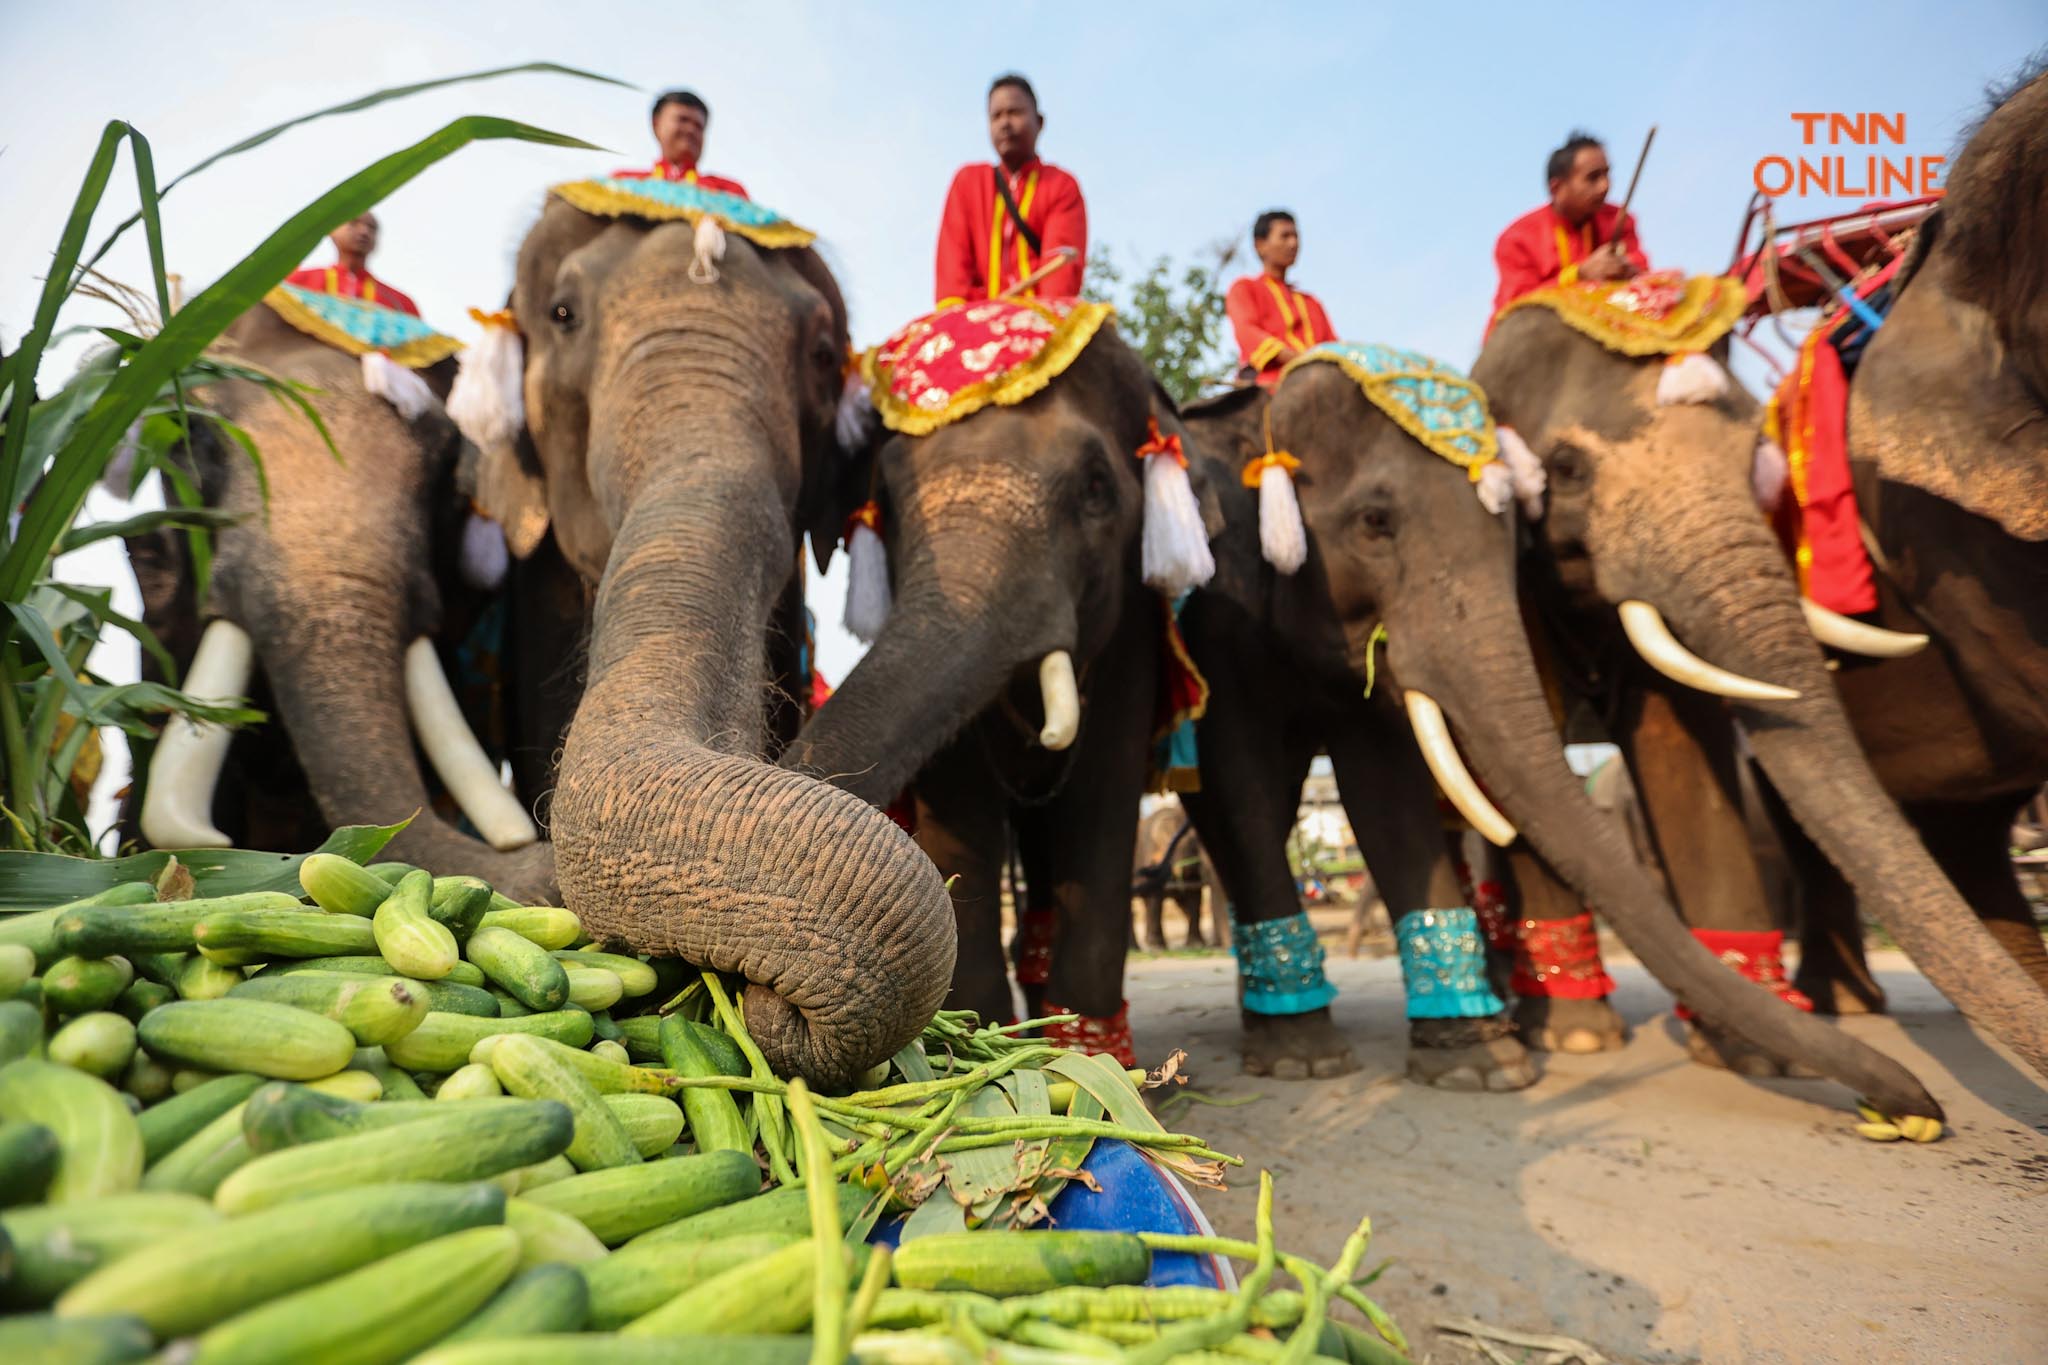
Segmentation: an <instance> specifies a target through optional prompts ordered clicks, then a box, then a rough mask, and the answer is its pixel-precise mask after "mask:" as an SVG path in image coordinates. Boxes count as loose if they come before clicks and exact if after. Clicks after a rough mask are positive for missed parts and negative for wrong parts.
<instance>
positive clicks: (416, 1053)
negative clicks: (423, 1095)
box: [384, 1010, 591, 1071]
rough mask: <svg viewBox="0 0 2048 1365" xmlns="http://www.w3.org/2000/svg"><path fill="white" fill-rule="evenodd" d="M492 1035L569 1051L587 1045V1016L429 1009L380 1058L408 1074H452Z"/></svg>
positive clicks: (580, 1013)
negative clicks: (520, 1036) (501, 1015)
mask: <svg viewBox="0 0 2048 1365" xmlns="http://www.w3.org/2000/svg"><path fill="white" fill-rule="evenodd" d="M494 1033H527V1034H534V1035H537V1036H539V1037H543V1038H548V1039H551V1040H552V1041H554V1042H557V1043H563V1044H566V1045H567V1046H569V1047H572V1048H581V1047H586V1046H588V1045H589V1043H590V1037H591V1033H590V1016H589V1015H588V1014H586V1013H585V1012H584V1011H582V1010H553V1011H550V1012H549V1013H547V1014H529V1015H525V1016H523V1017H521V1018H518V1019H485V1018H482V1017H480V1016H477V1015H473V1014H447V1013H444V1012H442V1011H440V1010H430V1011H428V1013H427V1017H426V1018H425V1019H422V1020H421V1021H420V1026H419V1027H418V1028H416V1029H414V1030H413V1031H412V1032H411V1033H408V1034H406V1035H405V1037H403V1038H400V1039H399V1040H398V1041H397V1042H395V1043H389V1044H387V1045H386V1046H385V1048H384V1055H385V1056H387V1057H389V1058H390V1059H391V1061H392V1063H393V1065H396V1066H402V1067H404V1068H405V1069H406V1070H408V1071H453V1070H455V1069H456V1068H457V1067H459V1066H461V1065H463V1064H464V1063H466V1062H468V1061H469V1060H470V1056H469V1054H470V1050H471V1049H472V1048H474V1047H475V1046H476V1045H477V1044H478V1043H479V1042H481V1041H483V1040H484V1039H485V1038H487V1037H489V1036H490V1035H492V1034H494Z"/></svg>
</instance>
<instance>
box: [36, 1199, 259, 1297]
mask: <svg viewBox="0 0 2048 1365" xmlns="http://www.w3.org/2000/svg"><path fill="white" fill-rule="evenodd" d="M219 1221H220V1215H219V1214H218V1213H216V1212H215V1211H214V1208H213V1205H211V1204H209V1203H207V1202H206V1201H205V1200H204V1199H199V1198H195V1197H194V1196H192V1195H189V1194H152V1193H148V1192H137V1193H129V1194H110V1195H108V1196H106V1197H105V1198H104V1199H86V1200H81V1201H79V1202H78V1203H75V1204H40V1205H36V1206H34V1207H32V1208H23V1209H12V1210H9V1211H8V1212H6V1213H0V1232H5V1233H6V1234H7V1239H8V1241H10V1242H12V1243H13V1245H14V1274H13V1276H12V1277H11V1278H10V1279H8V1281H7V1282H6V1284H5V1285H4V1286H0V1306H4V1307H6V1308H8V1309H11V1310H14V1311H19V1310H21V1309H24V1308H40V1307H42V1306H43V1305H45V1304H47V1303H50V1302H51V1301H52V1300H54V1299H55V1298H56V1297H57V1296H58V1295H59V1294H62V1293H63V1292H64V1291H65V1290H67V1289H69V1288H70V1287H71V1286H72V1285H74V1284H76V1283H78V1282H79V1281H80V1280H82V1279H84V1278H85V1277H86V1276H87V1275H90V1274H91V1273H92V1272H93V1271H95V1270H97V1269H99V1268H100V1267H101V1266H103V1265H111V1264H113V1263H114V1262H115V1261H118V1260H119V1259H121V1258H122V1257H123V1256H126V1255H128V1254H129V1253H131V1252H134V1251H139V1250H141V1249H142V1248H143V1247H146V1246H148V1245H150V1244H151V1243H152V1242H158V1241H161V1240H163V1239H164V1238H166V1237H169V1236H173V1235H175V1234H177V1233H181V1232H185V1231H188V1230H189V1229H192V1228H196V1227H203V1226H208V1225H210V1224H214V1223H218V1222H219Z"/></svg>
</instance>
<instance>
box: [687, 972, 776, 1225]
mask: <svg viewBox="0 0 2048 1365" xmlns="http://www.w3.org/2000/svg"><path fill="white" fill-rule="evenodd" d="M699 979H700V980H702V981H703V983H704V990H705V992H706V993H707V994H709V995H710V997H711V1004H712V1007H713V1008H714V1009H716V1010H717V1011H718V1022H719V1024H720V1026H721V1027H723V1028H724V1029H725V1031H726V1032H727V1033H729V1034H731V1035H732V1040H733V1041H734V1042H735V1043H738V1044H739V1048H740V1052H741V1054H742V1055H744V1056H745V1057H746V1059H747V1065H748V1066H749V1067H751V1068H753V1072H754V1079H755V1080H757V1081H766V1080H773V1079H774V1078H775V1072H774V1071H773V1070H771V1069H770V1068H769V1065H768V1059H767V1058H766V1057H763V1056H762V1055H761V1049H760V1048H758V1047H756V1046H755V1045H754V1035H752V1034H751V1033H748V1032H747V1022H746V1020H745V1019H742V1018H741V1017H740V1012H739V1011H738V1010H736V1009H734V1008H733V1003H732V997H731V996H729V995H727V994H726V993H725V983H724V982H722V981H720V980H719V979H718V974H717V973H716V972H705V973H704V974H703V976H702V977H700V978H699ZM787 1093H788V1088H787V1087H786V1086H785V1087H783V1088H782V1089H781V1091H780V1092H776V1091H763V1092H761V1093H760V1098H758V1099H756V1100H755V1101H754V1112H755V1114H756V1115H758V1116H759V1118H760V1120H761V1146H762V1147H763V1148H764V1149H766V1151H767V1153H768V1174H770V1175H772V1176H774V1177H775V1180H776V1183H777V1184H782V1185H794V1184H795V1183H796V1172H795V1171H794V1170H792V1169H790V1165H789V1153H788V1138H789V1135H788V1131H787V1130H786V1129H785V1128H784V1126H783V1109H782V1100H781V1098H780V1096H781V1095H782V1094H787Z"/></svg>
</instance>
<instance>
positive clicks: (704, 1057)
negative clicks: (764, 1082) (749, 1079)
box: [661, 1014, 754, 1155]
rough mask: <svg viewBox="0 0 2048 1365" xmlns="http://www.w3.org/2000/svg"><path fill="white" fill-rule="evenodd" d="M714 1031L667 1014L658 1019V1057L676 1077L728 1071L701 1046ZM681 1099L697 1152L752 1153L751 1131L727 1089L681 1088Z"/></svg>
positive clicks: (724, 1073) (694, 1076) (722, 1073)
mask: <svg viewBox="0 0 2048 1365" xmlns="http://www.w3.org/2000/svg"><path fill="white" fill-rule="evenodd" d="M717 1032H718V1031H717V1030H716V1029H711V1028H706V1027H705V1026H704V1025H702V1024H695V1023H691V1022H690V1021H689V1020H687V1019H683V1018H680V1017H678V1016H676V1015H673V1014H671V1015H669V1016H668V1017H667V1018H666V1019H663V1020H662V1021H661V1056H662V1060H663V1061H664V1062H666V1063H667V1064H668V1067H669V1070H671V1071H673V1072H675V1073H676V1075H678V1076H684V1077H690V1078H702V1077H706V1076H718V1075H726V1074H729V1073H727V1072H725V1071H723V1070H722V1069H721V1068H720V1067H719V1066H718V1065H717V1064H716V1063H714V1062H713V1060H712V1058H711V1055H710V1053H709V1052H708V1051H707V1049H706V1048H705V1046H704V1035H705V1034H709V1033H717ZM718 1036H719V1037H724V1036H725V1035H724V1034H719V1035H718ZM681 1099H682V1102H683V1113H684V1114H686V1115H688V1116H689V1120H690V1136H691V1139H692V1140H693V1141H695V1142H696V1144H697V1150H698V1151H700V1152H745V1153H748V1154H749V1155H751V1154H752V1153H753V1150H754V1135H753V1131H752V1130H751V1129H750V1128H748V1126H747V1121H746V1119H745V1117H743V1116H742V1115H741V1113H740V1106H739V1101H738V1100H737V1099H735V1098H734V1097H733V1093H732V1092H731V1091H730V1090H712V1089H709V1088H698V1087H685V1088H684V1089H683V1091H682V1092H681Z"/></svg>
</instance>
